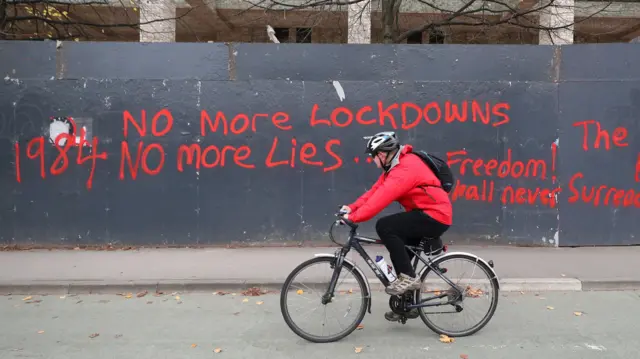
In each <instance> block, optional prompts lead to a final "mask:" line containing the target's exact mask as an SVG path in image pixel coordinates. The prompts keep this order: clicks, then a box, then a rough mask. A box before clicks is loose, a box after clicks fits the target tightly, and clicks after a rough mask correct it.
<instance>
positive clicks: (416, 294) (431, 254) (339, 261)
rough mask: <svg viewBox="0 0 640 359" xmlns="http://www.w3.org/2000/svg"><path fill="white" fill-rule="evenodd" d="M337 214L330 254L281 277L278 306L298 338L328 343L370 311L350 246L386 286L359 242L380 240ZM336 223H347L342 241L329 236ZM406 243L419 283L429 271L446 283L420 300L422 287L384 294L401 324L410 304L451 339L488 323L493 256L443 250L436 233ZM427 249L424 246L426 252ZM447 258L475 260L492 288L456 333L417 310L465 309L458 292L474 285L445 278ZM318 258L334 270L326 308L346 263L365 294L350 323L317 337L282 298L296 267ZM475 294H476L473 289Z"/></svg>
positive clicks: (367, 291) (495, 288) (495, 284)
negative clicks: (473, 319) (480, 311)
mask: <svg viewBox="0 0 640 359" xmlns="http://www.w3.org/2000/svg"><path fill="white" fill-rule="evenodd" d="M336 216H338V217H340V219H338V220H337V221H334V222H333V224H332V225H331V228H330V230H329V238H330V239H331V241H332V242H333V243H335V244H337V245H338V246H340V247H341V248H340V249H338V250H336V252H335V253H334V254H329V253H322V254H316V255H315V256H314V258H311V259H308V260H306V261H304V262H303V263H301V264H299V265H298V266H297V267H296V268H294V269H293V271H292V272H291V273H290V274H289V276H288V277H287V278H286V280H285V282H284V284H283V288H282V291H281V293H280V310H281V312H282V315H283V317H284V320H285V322H286V323H287V325H288V326H289V328H290V329H291V330H292V331H293V332H294V333H295V334H297V335H298V336H300V337H301V338H303V339H306V340H308V341H310V342H314V343H328V342H334V341H338V340H340V339H343V338H344V337H346V336H347V335H349V334H351V333H352V332H353V331H354V330H356V328H357V327H358V325H359V324H360V323H361V322H362V320H363V319H364V316H365V315H366V311H368V312H369V314H371V299H372V298H371V295H372V292H371V286H370V285H369V281H368V279H367V277H366V276H365V275H364V272H363V271H362V269H361V268H359V267H358V266H357V265H356V264H355V263H354V262H353V261H351V260H350V259H348V258H346V255H347V254H348V253H349V251H350V250H351V249H352V248H353V249H355V251H356V252H357V253H358V254H359V255H360V256H361V257H362V258H363V259H364V261H365V262H366V263H367V264H368V265H369V268H371V270H372V271H373V272H374V274H375V275H376V277H377V278H378V280H380V282H381V283H382V284H383V285H384V286H385V287H387V286H388V285H389V280H388V279H387V278H386V277H385V275H384V274H383V273H382V272H381V270H380V269H379V268H378V267H377V266H376V265H375V263H374V262H373V261H372V260H371V257H370V256H369V255H368V253H367V252H366V250H365V249H364V248H363V246H362V243H365V244H382V242H381V240H379V239H374V238H369V237H365V236H362V235H358V234H357V228H358V225H357V224H354V223H353V222H351V221H350V220H348V219H344V218H342V217H341V214H340V213H339V214H336ZM336 224H338V225H340V224H346V225H348V226H349V227H351V229H350V231H349V239H348V241H347V242H346V244H344V245H342V244H340V243H338V242H337V241H336V240H335V239H334V237H333V228H334V226H335V225H336ZM434 242H435V244H436V245H435V246H434V245H431V244H433V243H434ZM427 246H429V248H427ZM405 248H406V249H407V250H409V251H410V252H412V253H413V255H414V258H413V268H414V270H416V274H418V275H419V276H420V281H421V282H424V280H425V278H426V276H427V275H428V274H429V273H435V274H436V275H437V276H438V277H440V278H441V279H443V280H444V281H445V282H446V283H447V284H448V285H449V287H450V288H449V289H448V290H446V291H441V292H439V291H435V292H434V294H433V295H432V296H430V297H427V298H424V299H422V298H421V297H422V293H421V290H414V291H409V292H406V293H405V294H403V295H402V296H391V297H390V298H389V306H390V307H391V309H392V310H393V311H394V312H395V313H397V314H399V315H400V316H401V322H402V324H406V321H407V319H409V318H410V319H414V318H416V317H415V316H409V314H410V310H411V309H413V308H417V310H418V311H419V316H420V318H421V319H422V321H423V322H424V324H425V325H426V326H427V327H428V328H429V329H431V330H432V331H434V332H435V333H437V334H440V335H447V336H448V337H452V338H453V337H464V336H469V335H472V334H475V333H476V332H478V331H479V330H481V329H482V328H484V326H486V325H487V323H488V322H489V321H490V320H491V318H492V317H493V315H494V313H495V311H496V308H497V305H498V297H499V290H500V283H499V280H498V276H497V274H496V273H495V271H494V270H493V266H494V264H493V261H491V260H490V261H489V262H486V261H485V260H484V259H482V258H480V257H478V256H476V255H474V254H472V253H467V252H450V253H448V252H447V250H448V248H447V246H446V245H444V244H443V242H442V240H441V239H440V238H422V239H421V241H420V243H419V245H417V246H410V245H405ZM427 249H429V250H428V251H427ZM422 253H425V254H426V255H427V259H426V260H425V259H424V258H422V257H421V254H422ZM452 259H466V260H469V261H471V262H474V263H476V264H478V265H479V266H480V268H481V269H482V271H483V272H484V273H485V274H486V275H487V277H488V278H489V283H490V284H491V292H492V294H493V299H492V301H491V306H490V309H489V311H488V312H487V314H485V315H484V317H483V318H482V319H481V320H480V322H478V323H477V324H476V325H474V326H472V327H471V328H468V329H466V330H463V331H458V332H456V331H452V330H446V329H442V328H440V327H438V326H437V325H435V324H434V323H433V322H432V321H431V320H430V319H429V318H428V317H427V315H426V314H425V313H424V312H423V311H422V310H421V309H422V308H425V307H438V306H444V305H451V306H453V307H454V308H455V312H446V313H454V314H455V313H459V312H461V311H463V310H464V308H463V306H462V303H463V301H464V297H465V295H464V294H465V293H466V292H463V291H469V292H470V293H471V292H472V291H473V289H470V288H464V289H461V288H460V287H459V286H457V285H456V284H454V283H453V282H452V281H451V280H450V279H449V278H447V277H446V276H445V273H447V269H446V268H442V265H443V264H444V263H446V262H447V261H449V260H452ZM418 260H419V261H421V262H422V263H424V266H423V267H422V269H421V270H420V271H417V266H418ZM319 263H328V264H329V266H330V268H331V269H332V270H333V274H332V277H331V281H330V282H329V287H328V288H326V290H324V291H323V293H322V296H321V298H320V301H321V303H322V304H323V305H324V306H325V309H326V306H327V304H329V303H331V302H333V301H334V299H335V298H336V297H335V291H336V286H337V283H336V282H337V280H338V277H339V275H340V272H341V271H342V269H343V268H346V269H347V270H348V271H349V272H351V273H353V274H354V276H355V278H356V282H357V286H358V287H359V288H360V291H361V292H363V293H364V296H363V300H362V304H363V305H362V309H361V310H360V311H359V312H358V314H357V317H356V320H354V322H353V323H352V324H351V325H349V326H348V327H347V328H346V329H345V330H343V331H342V332H341V333H338V334H336V335H333V336H328V337H320V336H316V335H311V334H308V333H306V332H304V331H303V330H302V329H300V327H299V326H298V325H296V324H295V323H294V322H293V320H292V319H291V316H290V314H289V311H288V309H287V307H286V305H285V302H286V300H287V298H288V296H289V294H290V293H289V289H290V288H289V287H290V286H291V285H292V283H293V279H294V278H295V277H296V275H297V274H298V273H299V272H301V271H302V270H303V269H304V268H306V267H308V266H310V265H314V264H319ZM300 291H302V290H298V291H297V292H298V294H300V293H299V292H300ZM303 292H304V291H303ZM472 294H474V293H472ZM475 294H477V295H479V294H478V291H477V290H476V293H475ZM482 294H483V293H482ZM471 296H474V295H471ZM444 297H447V299H448V300H447V302H444V303H428V302H429V301H433V300H436V299H442V298H444ZM349 311H350V310H349ZM430 314H431V313H430Z"/></svg>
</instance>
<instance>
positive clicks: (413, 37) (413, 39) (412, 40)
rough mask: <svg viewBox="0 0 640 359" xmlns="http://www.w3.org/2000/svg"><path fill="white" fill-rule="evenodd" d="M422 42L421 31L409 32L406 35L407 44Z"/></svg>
mask: <svg viewBox="0 0 640 359" xmlns="http://www.w3.org/2000/svg"><path fill="white" fill-rule="evenodd" d="M421 43H422V33H421V32H419V33H417V34H411V35H410V36H409V37H407V44H421Z"/></svg>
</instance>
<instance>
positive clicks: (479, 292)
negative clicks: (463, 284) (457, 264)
mask: <svg viewBox="0 0 640 359" xmlns="http://www.w3.org/2000/svg"><path fill="white" fill-rule="evenodd" d="M467 294H468V295H469V296H470V297H472V298H478V297H480V296H481V295H482V294H484V292H483V291H482V289H480V288H478V289H474V288H471V286H470V285H469V286H467Z"/></svg>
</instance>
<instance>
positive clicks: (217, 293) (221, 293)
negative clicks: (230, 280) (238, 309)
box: [213, 290, 229, 295]
mask: <svg viewBox="0 0 640 359" xmlns="http://www.w3.org/2000/svg"><path fill="white" fill-rule="evenodd" d="M213 294H215V295H227V294H229V292H223V291H221V290H219V291H217V292H215V293H213Z"/></svg>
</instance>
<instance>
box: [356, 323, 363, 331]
mask: <svg viewBox="0 0 640 359" xmlns="http://www.w3.org/2000/svg"><path fill="white" fill-rule="evenodd" d="M356 329H358V330H360V329H364V325H362V324H358V326H357V327H356Z"/></svg>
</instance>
